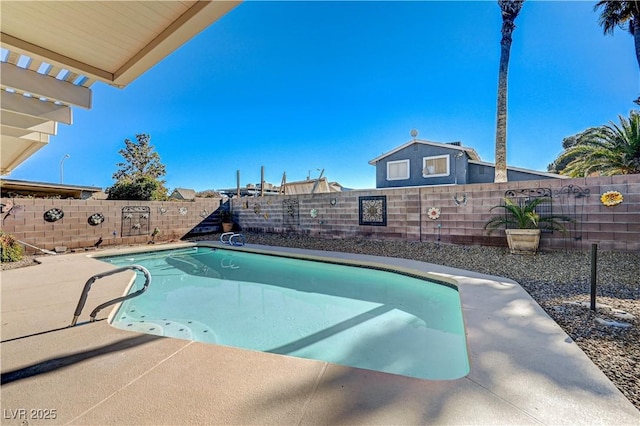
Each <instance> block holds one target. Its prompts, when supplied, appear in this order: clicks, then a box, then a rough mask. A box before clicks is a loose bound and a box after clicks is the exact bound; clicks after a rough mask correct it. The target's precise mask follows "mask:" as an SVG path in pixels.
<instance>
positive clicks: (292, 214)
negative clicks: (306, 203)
mask: <svg viewBox="0 0 640 426" xmlns="http://www.w3.org/2000/svg"><path fill="white" fill-rule="evenodd" d="M282 223H283V224H284V225H285V226H298V225H300V204H299V203H298V199H297V198H290V199H288V200H283V201H282Z"/></svg>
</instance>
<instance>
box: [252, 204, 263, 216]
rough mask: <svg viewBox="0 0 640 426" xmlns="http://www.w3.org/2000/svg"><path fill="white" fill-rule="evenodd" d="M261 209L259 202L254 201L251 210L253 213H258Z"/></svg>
mask: <svg viewBox="0 0 640 426" xmlns="http://www.w3.org/2000/svg"><path fill="white" fill-rule="evenodd" d="M261 210H262V208H261V207H260V203H255V204H254V205H253V212H254V213H255V214H260V211H261Z"/></svg>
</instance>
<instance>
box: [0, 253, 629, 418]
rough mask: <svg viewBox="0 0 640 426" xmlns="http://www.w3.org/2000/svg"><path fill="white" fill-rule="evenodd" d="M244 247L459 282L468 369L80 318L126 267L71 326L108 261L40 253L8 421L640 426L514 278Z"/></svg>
mask: <svg viewBox="0 0 640 426" xmlns="http://www.w3.org/2000/svg"><path fill="white" fill-rule="evenodd" d="M191 245H192V244H177V245H171V246H169V245H163V246H160V247H158V248H169V247H185V246H191ZM213 245H214V246H215V245H216V244H213ZM246 247H249V248H256V249H268V250H271V251H283V252H289V253H298V254H300V253H303V254H309V255H313V256H319V257H338V258H343V259H352V260H362V261H365V262H372V263H381V264H389V265H395V266H400V267H402V268H406V269H412V270H416V271H422V272H429V273H432V274H434V275H439V276H440V277H442V278H446V279H447V280H448V279H451V278H453V279H454V280H456V281H457V282H458V287H459V291H460V297H461V301H462V307H463V313H464V317H465V326H466V333H467V344H468V351H469V357H470V364H471V372H470V373H469V375H467V376H466V377H464V378H461V379H457V380H450V381H428V380H420V379H414V378H409V377H404V376H397V375H392V374H385V373H379V372H373V371H369V370H361V369H357V368H350V367H343V366H338V365H334V364H329V363H326V362H322V361H314V360H307V359H301V358H294V357H289V356H282V355H274V354H269V353H261V352H254V351H248V350H242V349H236V348H230V347H223V346H217V345H210V344H204V343H198V342H191V341H184V340H178V339H172V338H162V337H157V336H152V335H147V334H140V333H135V332H128V331H123V330H118V329H115V328H113V327H111V326H110V325H109V324H108V323H107V321H106V320H105V318H106V317H107V316H108V314H109V313H110V311H111V308H107V309H105V310H103V311H101V312H100V314H99V315H98V319H99V321H97V322H94V323H87V322H86V321H88V315H89V312H90V311H91V309H93V308H94V307H95V306H97V305H98V304H99V303H102V302H104V301H105V300H107V299H109V298H113V297H117V296H120V295H122V292H123V290H124V289H125V287H126V286H127V285H128V284H129V282H130V280H131V278H132V276H133V273H129V272H127V273H122V274H118V275H112V276H109V277H107V278H104V279H101V280H99V281H98V282H96V283H95V284H94V286H93V287H94V288H93V290H92V292H91V293H90V295H89V299H88V302H87V305H86V308H85V310H84V312H83V315H82V316H81V317H80V320H79V325H78V326H76V327H72V328H67V327H66V326H67V325H68V324H69V322H70V321H71V318H72V316H73V311H74V309H75V306H76V303H77V301H78V298H79V296H80V292H81V290H82V287H83V286H84V284H85V282H86V281H87V280H88V279H89V277H91V276H92V275H94V274H96V273H100V272H104V271H107V270H109V269H113V268H114V266H113V265H109V264H107V263H104V262H100V261H98V260H95V259H92V258H90V257H88V256H87V254H86V253H80V254H69V255H58V256H48V257H44V258H42V259H41V261H42V264H41V265H37V266H32V267H28V268H21V269H15V270H9V271H3V272H2V277H1V278H2V286H1V296H2V317H1V320H2V328H1V336H2V344H1V346H0V350H1V359H2V366H1V369H2V387H1V388H0V392H1V397H2V402H1V407H2V415H3V417H2V424H7V425H14V424H15V425H24V424H29V425H36V424H49V425H52V424H100V425H104V424H153V425H159V424H618V425H620V424H640V412H639V411H638V410H637V409H636V408H635V407H634V406H633V405H632V404H631V403H630V402H629V401H628V400H627V399H626V398H625V397H624V396H623V395H622V394H621V393H620V391H618V389H617V388H616V387H615V386H614V385H613V384H612V383H611V382H610V381H609V380H608V379H607V378H606V376H605V375H604V374H603V373H602V372H601V371H600V370H599V369H598V368H597V367H596V366H595V365H594V364H593V363H592V362H591V360H590V359H589V358H588V357H587V356H586V355H585V354H584V353H583V352H582V351H581V350H580V348H579V347H578V346H577V345H576V344H575V342H573V341H572V340H571V338H570V337H569V336H568V335H567V334H566V333H564V331H563V330H562V329H561V328H560V327H559V326H558V325H557V324H556V323H555V322H554V321H553V320H552V319H551V318H550V317H549V316H548V315H547V314H546V313H545V312H544V311H543V310H542V308H540V307H539V306H538V305H537V304H536V303H535V301H533V299H531V297H530V296H529V295H528V294H527V293H526V292H525V291H524V290H523V289H522V288H521V287H520V286H519V285H518V284H516V283H514V282H513V281H510V280H507V279H504V278H499V277H490V276H487V275H481V274H476V273H473V272H469V271H463V270H459V269H454V268H448V267H443V266H438V265H432V264H428V263H422V262H416V261H410V260H405V259H394V258H384V257H375V256H361V255H355V254H349V253H329V252H321V251H310V250H299V249H288V248H287V249H286V248H274V247H260V246H252V245H247V246H246ZM154 248H155V247H154ZM146 250H149V247H142V248H136V249H132V250H131V251H146ZM119 253H123V250H117V251H116V250H101V251H100V252H98V253H95V252H94V253H93V254H99V255H110V254H119ZM152 285H153V284H152ZM45 417H49V418H48V419H47V418H45ZM52 417H55V418H52ZM25 420H26V421H27V423H25Z"/></svg>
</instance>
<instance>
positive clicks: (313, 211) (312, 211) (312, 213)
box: [309, 209, 318, 218]
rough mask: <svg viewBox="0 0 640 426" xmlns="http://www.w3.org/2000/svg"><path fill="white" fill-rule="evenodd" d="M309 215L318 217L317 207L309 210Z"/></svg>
mask: <svg viewBox="0 0 640 426" xmlns="http://www.w3.org/2000/svg"><path fill="white" fill-rule="evenodd" d="M309 216H311V217H312V218H316V217H318V210H316V209H311V210H310V211H309Z"/></svg>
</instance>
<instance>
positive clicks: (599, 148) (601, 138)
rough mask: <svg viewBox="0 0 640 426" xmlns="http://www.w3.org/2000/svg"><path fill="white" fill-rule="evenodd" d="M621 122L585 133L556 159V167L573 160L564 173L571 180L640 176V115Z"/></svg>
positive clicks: (635, 112)
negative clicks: (577, 178) (594, 176)
mask: <svg viewBox="0 0 640 426" xmlns="http://www.w3.org/2000/svg"><path fill="white" fill-rule="evenodd" d="M618 118H619V120H620V124H619V125H618V124H616V123H614V122H610V123H609V124H608V125H604V126H600V127H595V128H592V129H589V130H587V131H585V132H584V133H582V134H581V135H580V137H579V138H578V140H577V143H576V144H575V145H574V146H572V147H570V148H568V149H566V150H565V151H564V152H563V153H562V154H560V156H559V157H558V158H557V159H556V163H561V162H564V161H567V160H571V161H570V162H569V163H568V164H567V166H566V167H565V168H564V169H563V170H561V171H560V173H561V174H563V175H568V176H571V177H583V176H589V175H591V174H599V175H601V176H612V175H624V174H636V173H640V111H631V112H630V114H629V118H628V119H627V118H626V117H623V116H619V117H618Z"/></svg>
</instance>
